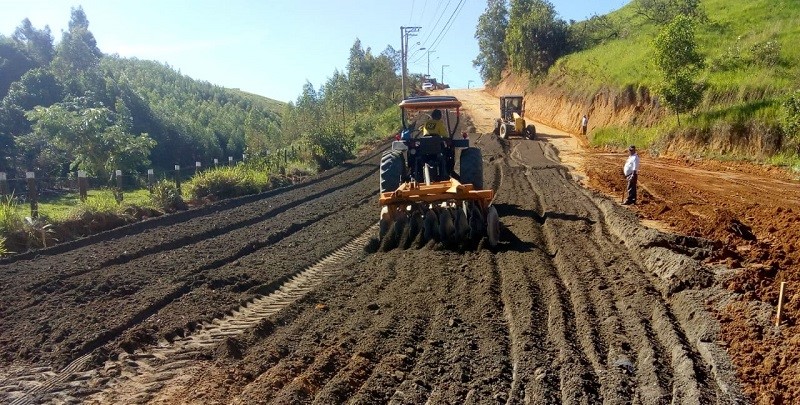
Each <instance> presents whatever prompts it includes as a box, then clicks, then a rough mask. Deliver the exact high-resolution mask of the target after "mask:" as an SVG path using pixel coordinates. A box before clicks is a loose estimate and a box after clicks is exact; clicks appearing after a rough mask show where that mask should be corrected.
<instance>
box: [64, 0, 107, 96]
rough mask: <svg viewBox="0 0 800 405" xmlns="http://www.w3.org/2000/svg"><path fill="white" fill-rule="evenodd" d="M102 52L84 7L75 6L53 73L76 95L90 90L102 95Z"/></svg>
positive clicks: (81, 94)
mask: <svg viewBox="0 0 800 405" xmlns="http://www.w3.org/2000/svg"><path fill="white" fill-rule="evenodd" d="M101 56H103V53H102V52H100V49H99V48H98V47H97V41H96V40H95V39H94V35H93V34H92V33H91V32H90V31H89V20H88V19H87V18H86V13H84V12H83V8H82V7H78V8H77V9H75V8H73V9H72V17H71V18H70V20H69V30H68V31H64V34H63V35H62V37H61V42H59V44H58V47H57V48H56V55H55V58H54V59H53V64H52V66H53V72H54V73H55V74H56V76H57V77H58V78H59V79H61V81H62V82H64V83H65V84H67V88H68V90H69V92H70V94H72V95H73V96H76V97H80V96H83V94H84V92H86V91H87V90H89V91H94V92H95V93H96V94H102V93H101V90H102V87H103V86H104V81H103V80H102V74H101V72H99V71H98V70H97V68H98V65H99V63H100V57H101Z"/></svg>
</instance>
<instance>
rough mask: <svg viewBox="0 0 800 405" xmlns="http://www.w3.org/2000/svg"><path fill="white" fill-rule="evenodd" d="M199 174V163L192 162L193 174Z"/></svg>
mask: <svg viewBox="0 0 800 405" xmlns="http://www.w3.org/2000/svg"><path fill="white" fill-rule="evenodd" d="M198 173H200V162H194V174H195V175H197V174H198Z"/></svg>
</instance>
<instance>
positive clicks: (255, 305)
mask: <svg viewBox="0 0 800 405" xmlns="http://www.w3.org/2000/svg"><path fill="white" fill-rule="evenodd" d="M375 232H377V225H375V226H372V227H370V228H369V229H368V230H367V231H365V232H364V233H363V234H362V235H361V236H359V237H358V238H356V239H354V240H352V241H351V242H349V243H348V244H346V245H345V246H343V247H341V248H339V249H338V250H336V251H334V252H333V253H331V254H330V255H328V256H327V257H325V258H323V259H322V260H320V261H319V262H318V263H317V264H315V265H314V266H311V267H309V268H307V269H305V270H303V271H301V272H299V273H297V274H295V275H292V276H290V277H289V280H288V281H287V282H286V283H284V284H283V285H281V286H279V287H278V288H276V290H275V291H274V292H272V293H270V294H269V295H266V296H263V297H259V298H256V299H254V300H253V301H252V302H250V303H248V304H247V305H244V306H242V307H240V308H239V309H238V310H236V311H233V313H232V314H230V315H228V316H226V317H224V318H218V319H215V320H213V321H211V322H208V323H204V324H202V326H201V327H200V328H198V330H197V331H196V332H195V333H193V334H191V335H188V336H186V337H184V338H176V339H175V340H174V341H172V342H166V341H162V342H161V343H160V344H159V346H158V347H154V348H150V349H148V350H145V351H143V352H141V353H134V354H130V355H127V354H123V355H120V357H119V359H118V360H116V361H109V362H107V363H106V364H105V365H104V369H103V371H104V372H109V371H111V372H114V371H118V372H119V373H120V374H119V377H116V378H112V379H110V380H109V379H107V377H100V379H101V383H105V384H107V388H106V389H105V390H103V391H102V392H101V393H100V394H99V395H98V397H95V398H89V401H90V402H92V401H94V402H100V403H105V402H118V401H122V402H128V400H130V401H133V402H137V403H138V402H142V401H147V400H149V399H150V397H149V395H150V393H151V392H152V391H155V390H157V389H160V388H161V387H164V386H166V385H167V384H168V382H169V381H170V380H172V379H173V378H175V377H178V374H179V373H182V372H183V371H184V370H183V369H185V368H189V367H191V366H192V363H194V362H196V361H195V360H194V358H195V357H196V356H197V355H198V354H200V352H201V351H202V350H205V349H208V348H211V347H215V346H217V345H219V344H220V343H221V342H224V341H226V339H229V338H232V337H237V336H240V335H242V334H243V333H244V332H245V331H248V330H251V329H253V328H256V327H258V325H259V323H261V322H262V321H263V320H264V319H265V318H268V317H269V316H272V315H274V314H275V313H277V312H279V311H280V310H281V309H283V308H285V307H286V306H289V305H291V304H292V303H294V302H295V301H297V300H299V299H300V298H302V297H303V296H304V295H306V294H307V293H309V292H310V291H311V290H312V289H313V288H314V286H315V285H316V284H318V283H319V282H321V280H322V279H323V278H324V277H326V276H327V275H328V273H329V272H331V271H333V270H335V269H336V268H337V267H336V266H337V264H338V263H339V262H341V261H342V260H345V259H347V258H348V257H350V256H351V255H353V254H356V253H357V252H358V251H360V250H361V249H362V247H363V246H364V245H365V243H366V241H367V240H368V239H369V238H371V237H372V235H373V234H374V233H375ZM87 360H88V356H84V357H81V358H79V359H77V360H76V361H74V362H73V363H71V364H70V365H68V366H67V367H65V368H64V370H62V371H61V372H60V373H58V374H56V375H55V376H54V377H52V378H51V379H49V380H48V381H46V382H44V383H43V384H41V385H40V386H37V387H34V388H33V389H30V390H28V391H27V392H25V393H24V394H23V395H22V396H21V397H20V398H17V399H16V400H15V401H14V402H13V403H14V404H17V405H25V404H34V403H39V402H40V401H41V400H42V399H46V398H48V397H58V396H59V395H65V391H66V390H67V388H66V387H65V386H69V390H71V391H72V390H75V389H76V385H79V384H80V383H81V382H88V381H89V380H91V378H92V377H95V376H98V374H100V371H99V370H89V371H85V372H82V373H77V372H78V371H79V369H80V368H82V367H84V366H85V364H86V362H87ZM76 374H78V375H76ZM103 380H105V381H103ZM115 391H121V392H122V393H123V395H122V397H121V398H120V397H116V396H115V395H114V392H115Z"/></svg>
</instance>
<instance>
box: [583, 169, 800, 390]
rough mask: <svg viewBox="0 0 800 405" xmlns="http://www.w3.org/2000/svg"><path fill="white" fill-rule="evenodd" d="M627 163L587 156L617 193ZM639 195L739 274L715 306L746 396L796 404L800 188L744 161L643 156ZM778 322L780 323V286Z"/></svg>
mask: <svg viewBox="0 0 800 405" xmlns="http://www.w3.org/2000/svg"><path fill="white" fill-rule="evenodd" d="M622 159H624V157H623V156H620V155H618V156H616V157H610V156H604V155H599V154H597V155H593V156H592V157H591V158H589V159H587V163H586V166H587V167H589V169H587V172H588V173H589V182H590V184H591V185H593V186H594V187H595V188H598V189H601V190H604V191H606V192H608V193H610V194H615V195H619V196H621V195H622V193H623V190H624V187H625V185H624V179H622V178H621V175H620V174H619V173H618V171H619V166H620V163H621V162H622V161H623V160H622ZM642 161H643V166H642V175H641V177H640V179H641V181H640V182H641V185H642V187H641V189H642V190H641V191H642V193H641V194H642V197H641V198H640V199H639V204H638V205H637V206H636V207H635V208H634V209H635V211H636V212H637V214H638V215H640V216H641V217H643V218H647V219H653V220H658V221H660V222H662V223H664V224H666V225H667V226H668V227H669V229H670V230H671V231H673V232H678V233H681V234H686V235H693V236H698V237H703V238H708V239H711V240H713V241H715V244H716V246H715V249H714V252H713V254H712V256H711V257H710V258H709V261H710V262H721V263H722V264H724V265H726V266H727V267H729V268H732V269H733V270H732V271H731V273H730V276H729V277H728V278H727V279H726V280H725V281H724V282H723V286H724V287H727V288H728V289H729V290H730V291H732V292H735V293H736V294H737V299H736V300H734V301H728V300H724V301H721V302H719V303H718V307H719V308H718V309H719V313H718V317H719V319H720V321H721V322H722V332H723V337H724V339H725V341H726V342H727V344H728V345H729V348H728V350H729V352H730V353H731V356H733V358H734V363H735V364H736V366H737V367H738V368H739V375H740V376H741V378H742V379H743V380H744V382H745V383H746V384H745V388H746V391H747V393H748V394H749V395H750V397H751V398H752V399H754V400H756V402H758V403H763V404H777V403H786V404H791V403H798V402H800V339H798V336H799V335H798V332H800V325H797V319H798V316H800V290H798V282H800V240H799V239H798V235H800V182H798V181H796V180H792V179H791V178H790V177H789V176H787V175H786V174H785V173H783V172H781V171H779V170H775V169H761V168H757V167H753V166H751V165H745V164H721V163H711V162H693V161H687V160H675V159H666V158H658V159H655V158H651V157H648V156H643V157H642ZM781 281H785V282H786V290H785V292H784V303H783V311H782V324H781V326H780V327H775V326H774V316H775V308H776V307H777V304H778V294H779V287H780V282H781Z"/></svg>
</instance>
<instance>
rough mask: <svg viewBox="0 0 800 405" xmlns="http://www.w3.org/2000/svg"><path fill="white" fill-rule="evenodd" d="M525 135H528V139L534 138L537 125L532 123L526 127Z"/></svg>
mask: <svg viewBox="0 0 800 405" xmlns="http://www.w3.org/2000/svg"><path fill="white" fill-rule="evenodd" d="M525 136H527V137H528V139H533V138H535V137H536V127H535V126H533V124H530V125H528V126H527V127H525Z"/></svg>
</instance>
